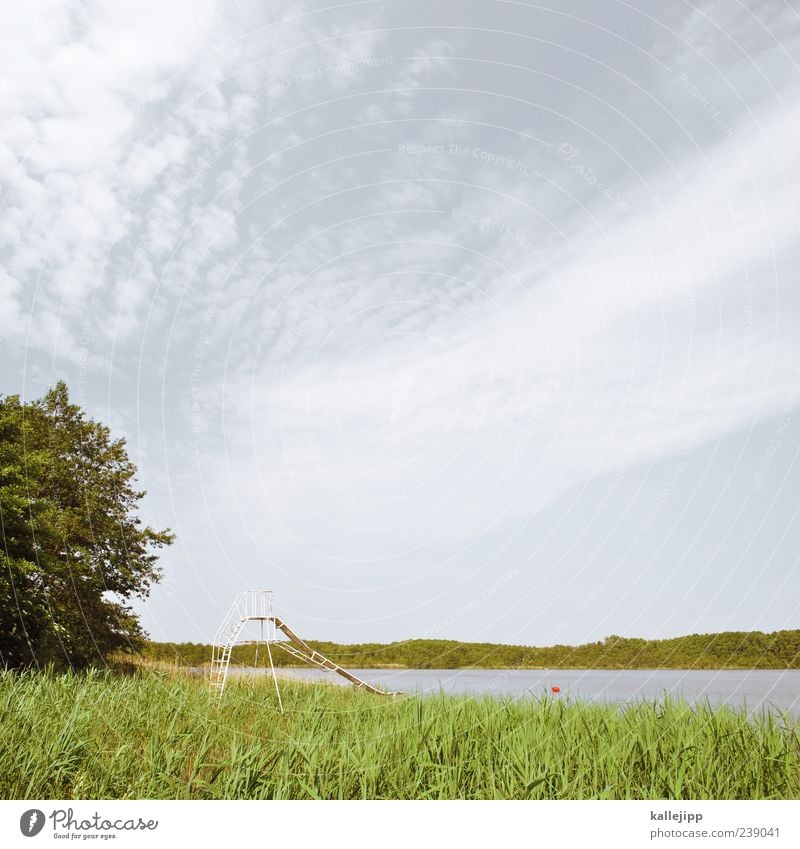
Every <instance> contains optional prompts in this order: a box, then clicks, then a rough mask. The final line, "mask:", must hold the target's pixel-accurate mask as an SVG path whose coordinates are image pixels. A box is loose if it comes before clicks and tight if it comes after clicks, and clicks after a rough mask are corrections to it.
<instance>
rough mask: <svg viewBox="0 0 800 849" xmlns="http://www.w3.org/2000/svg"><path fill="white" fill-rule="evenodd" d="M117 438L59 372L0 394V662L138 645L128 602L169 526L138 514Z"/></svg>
mask: <svg viewBox="0 0 800 849" xmlns="http://www.w3.org/2000/svg"><path fill="white" fill-rule="evenodd" d="M135 474H136V468H135V466H134V464H133V463H132V462H131V461H130V459H129V458H128V455H127V453H126V448H125V441H124V440H123V439H112V438H111V434H110V431H109V429H108V428H107V427H106V426H105V425H103V424H100V423H98V422H95V421H92V420H91V419H89V418H87V417H86V416H85V415H84V413H83V411H82V410H81V409H80V407H78V406H77V405H75V404H72V403H70V400H69V396H68V391H67V387H66V385H65V384H64V383H62V382H59V383H58V384H57V385H56V386H55V387H54V388H53V389H51V390H50V391H48V392H47V393H46V394H45V395H44V397H43V398H41V399H39V400H37V401H32V402H28V403H23V402H21V401H20V399H19V397H18V396H16V395H12V396H0V535H1V536H2V546H3V560H4V562H3V564H2V567H3V568H2V570H1V571H0V664H1V665H5V666H10V667H26V666H42V665H45V664H48V663H52V664H55V665H56V666H72V667H82V666H86V665H89V664H93V663H102V662H103V661H104V659H105V658H106V656H107V654H108V653H109V652H110V651H113V650H115V649H119V648H124V647H136V646H139V645H141V644H142V641H143V637H144V634H143V632H142V630H141V627H140V625H139V622H138V619H137V618H136V616H135V614H134V612H133V610H132V609H131V607H130V605H129V604H127V603H126V602H127V601H129V600H130V599H131V598H133V597H138V598H145V597H146V596H147V595H148V593H149V589H150V585H151V584H152V583H153V582H155V581H158V579H159V577H160V571H159V568H158V563H157V553H156V552H157V550H158V549H160V548H161V547H163V546H166V545H169V544H170V543H171V542H172V540H173V536H172V534H171V533H170V532H169V530H162V531H156V530H154V529H153V528H150V527H147V526H145V525H144V524H143V522H142V520H141V519H140V518H139V515H138V505H139V502H140V500H141V499H142V498H143V496H144V495H145V493H144V492H142V491H140V490H138V489H137V488H136V486H135V480H134V478H135Z"/></svg>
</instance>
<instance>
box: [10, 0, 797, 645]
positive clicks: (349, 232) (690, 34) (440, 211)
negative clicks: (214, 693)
mask: <svg viewBox="0 0 800 849" xmlns="http://www.w3.org/2000/svg"><path fill="white" fill-rule="evenodd" d="M0 19H1V20H0V40H2V50H0V66H1V67H0V122H2V132H0V183H1V184H2V187H1V189H0V192H1V194H2V214H0V255H1V256H2V265H0V351H2V369H0V393H4V394H19V395H21V396H22V397H23V398H26V399H32V398H36V397H39V396H40V395H41V394H42V393H43V392H44V391H45V390H46V389H47V388H48V387H50V386H52V384H53V383H54V382H55V381H56V380H59V379H63V380H65V381H66V382H67V384H68V386H69V388H70V392H71V396H72V398H73V400H74V401H76V402H77V403H79V404H81V405H82V406H83V407H84V408H85V409H86V411H87V413H88V414H89V415H91V416H92V417H93V418H96V419H99V420H102V421H104V422H106V423H107V424H109V425H110V426H111V428H112V431H113V433H114V434H115V436H118V437H123V438H125V439H126V441H127V446H128V451H129V454H130V457H131V459H132V460H133V461H134V462H135V464H136V465H137V467H138V469H139V483H140V484H141V486H142V488H143V489H146V490H147V493H148V494H147V496H146V498H145V499H144V501H143V504H142V513H143V516H144V518H145V520H146V521H147V522H149V523H150V524H152V525H153V526H154V527H158V528H164V527H169V528H171V529H172V530H173V531H174V532H175V534H176V536H177V539H176V543H175V544H174V545H173V546H172V547H171V548H170V549H168V550H167V551H166V552H164V554H163V556H162V560H161V563H162V567H163V580H162V581H161V583H160V584H159V585H158V586H156V587H154V588H153V591H152V593H151V596H150V598H149V599H148V600H147V601H146V602H144V603H137V610H138V611H139V612H140V613H141V617H142V621H143V624H144V626H145V627H146V628H147V630H148V631H149V633H150V634H151V636H152V638H154V639H158V640H176V641H193V642H208V641H210V638H211V637H212V635H213V633H214V631H215V630H216V627H217V625H218V624H219V623H220V621H221V619H222V617H223V615H224V613H225V611H226V609H227V608H228V606H229V605H230V603H231V601H232V600H233V597H234V596H235V594H236V593H237V592H239V591H241V590H246V589H272V590H274V591H275V605H276V610H277V611H278V612H279V613H280V615H282V616H283V617H284V618H285V619H286V620H287V621H288V622H289V623H290V624H291V625H292V626H293V627H294V628H295V630H297V631H298V632H299V633H301V634H303V635H304V636H307V637H309V638H317V639H330V640H336V641H341V642H367V641H391V640H403V639H410V638H416V637H435V638H447V639H460V640H474V641H482V642H503V643H523V644H536V645H550V644H553V643H567V644H577V643H581V642H585V641H590V640H598V639H602V638H603V637H605V636H607V635H610V634H618V635H623V636H643V637H648V638H660V637H668V636H675V635H679V634H685V633H708V632H712V631H719V630H764V631H771V630H776V629H782V628H797V627H800V581H798V562H797V561H798V551H800V522H798V510H799V509H800V475H798V446H800V412H798V407H799V406H800V334H799V333H798V313H799V312H800V292H799V291H798V282H799V281H798V268H800V238H799V236H800V215H798V210H799V209H800V157H798V155H797V151H798V149H800V144H799V142H800V67H799V66H798V61H797V59H798V57H800V13H798V11H797V10H796V9H794V8H793V7H792V4H790V3H788V2H782V0H748V2H744V3H742V2H722V0H715V1H714V2H693V3H686V2H676V3H670V4H664V3H657V2H654V0H653V2H651V1H650V0H639V2H622V0H599V2H595V3H585V2H567V0H565V1H564V2H555V0H549V1H548V0H545V2H544V3H536V4H534V3H529V2H517V0H492V2H489V1H488V0H475V2H470V3H469V4H465V3H463V2H456V0H453V2H448V0H437V2H433V3H431V2H430V1H429V0H427V2H417V0H388V2H381V1H380V0H363V1H362V2H351V3H337V4H333V3H330V2H328V3H326V2H316V0H312V2H305V0H299V2H291V3H289V2H271V3H268V4H266V3H258V2H255V0H219V2H216V1H215V0H191V2H189V0H187V1H186V2H181V0H176V2H172V3H169V4H164V3H161V2H148V0H137V2H136V3H133V2H100V1H99V0H98V2H70V3H63V2H43V1H42V0H31V1H30V2H27V3H25V4H5V6H4V8H3V9H2V10H0Z"/></svg>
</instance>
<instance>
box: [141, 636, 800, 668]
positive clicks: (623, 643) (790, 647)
mask: <svg viewBox="0 0 800 849" xmlns="http://www.w3.org/2000/svg"><path fill="white" fill-rule="evenodd" d="M308 644H309V645H310V646H311V647H312V648H313V649H315V650H316V651H318V652H320V653H321V654H324V655H325V656H326V657H328V658H330V659H331V660H333V661H335V662H336V663H338V664H340V665H342V666H344V667H347V668H353V669H380V668H384V669H386V668H389V669H390V668H409V669H459V668H483V669H515V668H516V669H543V668H544V669H797V668H800V630H792V631H774V632H772V633H769V634H765V633H763V632H761V631H725V632H722V633H718V634H691V635H689V636H684V637H674V638H671V639H665V640H644V639H637V638H631V637H619V636H615V635H612V636H609V637H606V638H605V639H604V640H600V641H598V642H594V643H585V644H584V645H579V646H566V645H555V646H546V647H535V646H514V645H504V644H498V643H463V642H458V641H455V640H404V641H402V642H394V643H385V644H382V643H359V644H354V645H343V644H339V643H330V642H322V641H315V640H308ZM272 654H273V658H274V660H275V665H276V666H293V665H296V663H297V661H295V660H294V659H293V658H292V657H291V656H290V655H288V654H286V653H284V652H282V651H274V650H273V652H272ZM142 657H143V659H145V660H151V661H161V662H167V663H170V664H175V665H178V666H205V665H207V664H208V663H209V660H210V658H211V646H210V645H204V644H202V643H157V642H148V643H146V644H145V646H144V648H143V649H142ZM231 662H232V663H235V664H241V665H243V666H267V665H268V664H269V658H268V655H267V652H266V650H265V647H264V646H263V645H261V646H258V647H257V646H254V645H247V646H239V647H236V648H235V649H234V651H233V654H232V657H231Z"/></svg>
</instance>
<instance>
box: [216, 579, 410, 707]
mask: <svg viewBox="0 0 800 849" xmlns="http://www.w3.org/2000/svg"><path fill="white" fill-rule="evenodd" d="M248 622H259V623H260V626H261V636H260V639H257V640H242V639H240V637H241V635H242V631H243V630H244V628H245V626H246V625H247V623H248ZM278 631H280V632H281V633H282V634H283V635H284V636H285V637H286V639H285V640H284V639H279V638H278ZM262 644H263V645H265V646H266V649H267V656H268V658H269V667H270V670H271V672H272V679H273V681H274V682H275V690H276V692H277V693H278V704H279V706H280V708H281V712H282V711H283V703H282V701H281V694H280V689H279V687H278V676H277V673H276V672H275V664H274V662H273V659H272V647H273V646H274V647H276V648H279V649H281V650H282V651H285V652H287V653H288V654H290V655H292V657H294V658H296V659H297V660H302V661H303V662H304V663H308V664H310V665H311V666H317V667H319V668H320V669H326V670H327V671H329V672H335V673H336V674H337V675H341V676H342V678H345V679H347V680H348V681H349V682H350V683H351V684H354V685H355V686H356V687H360V688H361V689H364V690H368V691H369V692H370V693H375V694H377V695H379V696H395V695H397V693H389V692H386V691H385V690H380V689H378V688H377V687H374V686H373V685H372V684H368V683H367V682H366V681H362V680H361V679H360V678H358V677H357V676H356V675H353V673H352V672H348V671H347V670H346V669H343V668H342V667H341V666H339V664H338V663H334V662H333V661H332V660H328V658H327V657H325V656H324V655H321V654H320V653H319V652H318V651H315V650H314V649H312V648H311V646H309V645H308V644H307V643H306V642H305V641H303V640H302V639H300V637H298V636H297V634H295V632H294V631H293V630H292V629H291V628H290V627H289V626H288V625H287V624H286V623H285V622H284V621H283V620H282V619H279V618H278V617H277V616H275V615H273V612H272V590H246V591H245V592H241V593H239V595H237V596H236V599H235V600H234V602H233V604H232V605H231V607H230V610H228V613H227V615H226V616H225V619H224V620H223V622H222V624H221V625H220V626H219V628H218V629H217V633H216V635H215V636H214V645H213V648H212V654H211V689H212V691H214V693H215V694H216V696H217V697H218V698H220V699H221V698H222V694H223V692H224V690H225V682H226V681H227V679H228V668H229V666H230V662H231V652H232V651H233V649H234V646H245V645H255V646H256V651H257V650H258V646H260V645H262ZM256 656H257V655H256Z"/></svg>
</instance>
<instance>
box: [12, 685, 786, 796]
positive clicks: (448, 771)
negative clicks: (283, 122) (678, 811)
mask: <svg viewBox="0 0 800 849" xmlns="http://www.w3.org/2000/svg"><path fill="white" fill-rule="evenodd" d="M282 692H283V696H284V704H285V707H286V713H285V714H283V715H281V714H280V713H279V712H278V710H277V705H276V701H275V694H274V690H273V689H272V688H271V685H270V683H269V682H267V681H263V680H249V679H248V680H236V679H234V680H233V681H231V682H230V684H229V686H228V688H227V689H226V692H225V697H224V703H223V705H222V707H221V708H220V709H217V708H216V707H215V706H214V703H213V700H212V698H211V696H210V694H209V691H208V686H207V683H206V682H205V681H203V680H202V679H196V678H191V677H189V676H186V675H183V674H180V673H174V672H169V671H166V670H139V671H137V672H135V673H133V674H130V675H119V674H114V673H112V672H97V671H94V672H89V673H85V674H80V675H72V674H67V675H56V674H52V673H25V674H14V673H11V672H2V673H0V732H1V734H2V746H0V796H2V797H3V798H6V799H9V798H28V799H30V798H56V799H81V798H87V799H128V798H152V799H188V798H191V799H267V798H274V799H300V798H303V799H305V798H319V799H456V798H468V799H587V798H591V799H598V798H602V799H773V798H793V799H796V798H798V797H800V726H798V723H797V720H796V719H794V718H792V717H790V716H789V715H774V714H762V715H760V716H758V717H755V718H748V716H747V714H746V713H744V712H743V711H736V710H732V709H728V708H716V709H712V708H711V707H709V706H708V705H704V706H699V707H697V706H695V707H691V706H689V705H687V704H685V703H683V702H680V701H671V700H665V701H659V702H655V703H653V702H648V703H638V704H636V705H628V706H615V705H601V704H591V703H578V702H569V701H567V700H565V699H563V698H551V697H547V698H541V699H534V698H531V699H525V700H519V699H497V698H488V697H487V698H474V697H471V698H467V697H464V698H462V697H453V696H445V695H438V696H426V697H419V698H417V697H401V698H394V699H392V698H379V697H375V696H371V695H369V694H366V693H361V692H358V691H354V690H352V689H348V688H344V687H336V686H332V685H324V684H320V685H308V684H298V683H292V682H289V681H286V682H284V683H283V685H282Z"/></svg>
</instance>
